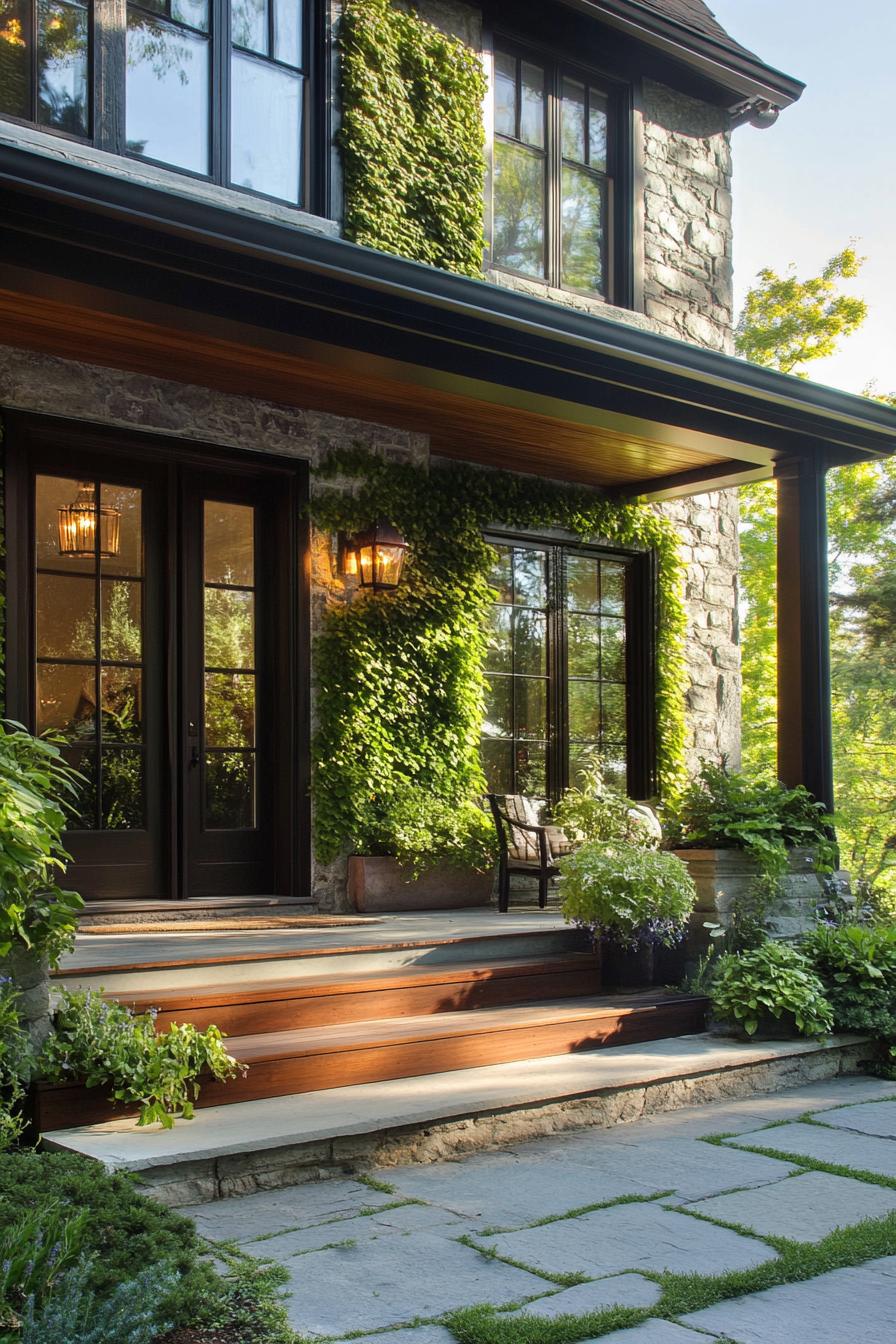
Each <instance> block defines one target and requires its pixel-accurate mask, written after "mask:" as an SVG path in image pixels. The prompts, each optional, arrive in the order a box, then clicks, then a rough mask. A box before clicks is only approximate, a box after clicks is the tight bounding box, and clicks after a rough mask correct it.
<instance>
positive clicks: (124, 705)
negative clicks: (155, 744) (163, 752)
mask: <svg viewBox="0 0 896 1344" xmlns="http://www.w3.org/2000/svg"><path fill="white" fill-rule="evenodd" d="M102 687H103V742H142V740H143V704H142V689H143V674H142V673H141V671H140V669H139V668H137V667H104V668H103V671H102Z"/></svg>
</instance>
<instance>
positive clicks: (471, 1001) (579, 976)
mask: <svg viewBox="0 0 896 1344" xmlns="http://www.w3.org/2000/svg"><path fill="white" fill-rule="evenodd" d="M225 969H226V968H225ZM599 974H600V960H599V958H598V957H597V956H596V955H595V954H594V953H590V952H570V953H567V954H566V955H565V956H564V957H555V958H551V959H549V960H541V959H538V960H533V959H532V958H530V957H516V958H511V959H508V960H504V961H494V962H488V963H484V962H472V963H454V962H448V963H446V964H445V965H443V966H430V965H429V964H428V963H423V964H419V963H418V964H416V965H411V966H405V967H400V968H398V967H393V968H391V969H388V970H383V969H381V968H377V969H375V970H372V971H368V972H367V973H366V974H354V975H349V976H342V977H340V976H335V977H334V975H333V973H332V972H330V974H329V975H318V976H308V975H305V976H300V977H297V976H295V975H292V976H289V975H287V976H284V977H282V978H280V979H268V980H265V981H262V982H260V983H258V982H256V983H253V984H251V985H247V984H244V983H236V984H235V983H233V982H232V981H230V980H224V981H222V982H221V983H219V984H217V985H207V986H204V987H202V988H196V987H193V986H191V987H183V988H180V989H167V990H162V991H160V990H159V989H158V988H157V987H154V986H153V985H152V984H150V985H149V986H148V987H146V988H144V989H140V990H129V991H127V992H126V993H122V992H118V993H117V994H115V995H111V994H106V998H113V997H114V998H117V999H119V1000H120V1001H121V1002H122V1003H126V1004H127V1005H128V1006H129V1007H131V1008H133V1009H134V1010H135V1011H137V1012H145V1011H146V1010H147V1009H148V1008H154V1009H156V1010H157V1017H156V1028H157V1030H159V1031H163V1030H165V1028H167V1027H168V1026H169V1025H170V1024H171V1023H172V1022H192V1023H193V1025H194V1026H197V1027H199V1028H200V1029H202V1030H204V1029H205V1028H206V1027H208V1026H212V1025H214V1026H217V1027H220V1028H221V1030H222V1031H223V1032H225V1034H226V1035H228V1036H247V1035H259V1034H261V1033H263V1032H274V1031H289V1030H292V1029H294V1028H299V1027H302V1028H307V1027H330V1026H335V1025H337V1024H339V1023H346V1022H363V1021H369V1020H371V1019H375V1018H401V1017H411V1016H415V1015H420V1014H424V1013H445V1012H458V1011H461V1010H471V1009H474V1008H493V1007H495V1006H497V1005H506V1004H512V1003H531V1002H535V1001H537V1000H539V999H561V998H572V997H574V996H576V995H582V994H591V993H594V991H595V990H596V989H597V988H598V987H599Z"/></svg>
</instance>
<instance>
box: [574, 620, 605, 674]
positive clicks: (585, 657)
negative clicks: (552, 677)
mask: <svg viewBox="0 0 896 1344" xmlns="http://www.w3.org/2000/svg"><path fill="white" fill-rule="evenodd" d="M566 650H567V652H566V656H567V659H568V663H569V675H570V676H571V677H596V676H598V675H599V672H600V659H599V650H600V617H599V616H580V615H577V614H575V613H573V614H572V615H571V616H570V617H569V620H568V622H567V627H566Z"/></svg>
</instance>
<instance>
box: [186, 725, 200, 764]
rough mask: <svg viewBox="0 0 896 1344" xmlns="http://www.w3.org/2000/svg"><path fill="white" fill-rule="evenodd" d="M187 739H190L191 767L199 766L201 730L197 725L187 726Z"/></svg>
mask: <svg viewBox="0 0 896 1344" xmlns="http://www.w3.org/2000/svg"><path fill="white" fill-rule="evenodd" d="M187 737H188V738H189V739H190V765H191V766H194V765H198V764H199V729H198V728H197V727H196V724H195V723H192V722H191V723H188V724H187Z"/></svg>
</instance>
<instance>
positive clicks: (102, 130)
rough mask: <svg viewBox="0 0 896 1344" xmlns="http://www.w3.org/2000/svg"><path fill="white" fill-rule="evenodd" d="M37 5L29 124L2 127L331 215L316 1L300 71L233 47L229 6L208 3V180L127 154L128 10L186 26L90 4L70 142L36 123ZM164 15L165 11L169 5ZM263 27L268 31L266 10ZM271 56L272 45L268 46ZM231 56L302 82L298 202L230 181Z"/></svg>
mask: <svg viewBox="0 0 896 1344" xmlns="http://www.w3.org/2000/svg"><path fill="white" fill-rule="evenodd" d="M38 5H39V0H30V7H29V34H30V37H31V72H32V73H31V83H32V88H31V111H32V113H33V114H34V115H33V116H31V117H29V118H22V117H16V116H13V115H12V114H8V113H0V122H4V121H5V122H10V123H12V124H15V125H20V126H28V127H31V128H33V129H35V130H39V131H41V132H43V133H46V134H48V135H53V136H56V137H58V138H60V139H62V140H67V141H73V142H75V143H77V144H84V145H92V146H93V147H94V148H96V149H100V150H104V151H106V152H107V153H110V154H115V155H117V156H119V157H121V158H124V159H128V160H129V161H131V162H133V163H144V164H147V165H149V166H151V167H153V168H161V169H163V170H165V171H167V172H170V173H175V174H176V175H177V176H178V177H185V178H188V179H191V180H193V181H196V182H203V183H209V184H211V185H213V186H216V187H220V188H221V189H223V190H225V191H227V192H234V193H237V194H238V195H240V196H249V197H255V198H256V199H258V200H262V201H267V202H270V203H273V204H276V205H279V206H281V207H282V208H285V209H288V210H300V211H304V212H307V213H311V214H317V215H325V214H327V212H328V208H329V176H330V164H329V144H328V139H327V136H326V135H325V134H324V128H325V125H326V105H327V102H328V100H329V83H330V74H329V55H328V45H329V25H328V22H327V16H326V14H325V12H324V11H325V6H323V5H322V4H320V3H319V0H303V6H302V34H301V51H302V59H303V62H304V63H303V65H302V66H301V67H291V66H286V65H284V63H283V62H280V61H278V60H276V59H275V58H274V57H273V56H270V57H266V56H262V55H260V54H259V53H257V52H253V51H251V50H249V49H248V48H243V47H240V46H237V45H236V44H234V43H232V41H231V0H209V31H208V40H209V90H208V99H209V167H210V171H209V172H208V173H202V172H196V171H194V170H192V169H190V168H183V167H180V166H178V165H177V164H172V163H167V162H165V160H163V159H155V158H152V157H151V156H150V155H148V154H137V153H134V152H132V151H130V150H128V148H127V132H126V76H127V16H128V10H129V9H130V8H131V7H133V8H134V9H138V10H140V11H141V12H142V13H145V14H146V15H147V16H148V17H150V18H153V19H156V20H159V21H161V22H163V23H171V24H172V25H173V26H174V27H175V28H177V29H182V30H183V31H185V32H187V33H193V32H195V31H197V30H195V29H193V28H192V27H191V26H190V25H189V24H186V23H183V22H181V21H179V20H176V19H173V18H171V16H170V14H165V13H160V12H159V10H158V9H153V8H152V7H151V5H149V4H146V3H141V0H132V5H131V4H129V3H128V0H92V2H91V0H88V4H87V8H88V56H87V77H88V109H87V111H88V120H89V130H90V133H89V134H88V135H86V136H81V135H75V134H72V133H71V132H69V131H65V130H61V129H60V128H58V127H54V126H47V125H44V124H42V123H41V122H39V121H38V120H37V107H38V90H37V62H38V56H37V32H38ZM166 9H168V10H170V9H171V5H170V2H169V3H167V5H166ZM268 22H269V27H270V26H272V25H273V4H272V3H271V5H270V13H269V19H268ZM271 49H272V50H273V46H272V47H271ZM233 51H237V52H240V53H244V54H246V55H249V56H252V57H254V58H256V59H260V60H264V61H265V62H266V63H268V64H270V65H272V66H274V68H277V69H290V70H293V69H297V70H298V71H299V73H300V75H301V78H302V102H301V115H302V126H301V137H300V143H299V153H300V168H299V196H298V200H297V201H289V200H285V199H284V198H283V197H281V196H272V195H269V194H268V193H266V192H262V191H257V190H255V189H254V188H252V187H245V186H239V185H235V184H233V183H231V182H230V181H229V176H230V173H229V169H230V131H231V125H230V108H231V97H230V91H231V53H232V52H233Z"/></svg>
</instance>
